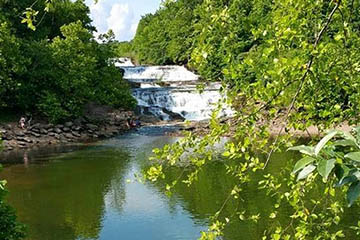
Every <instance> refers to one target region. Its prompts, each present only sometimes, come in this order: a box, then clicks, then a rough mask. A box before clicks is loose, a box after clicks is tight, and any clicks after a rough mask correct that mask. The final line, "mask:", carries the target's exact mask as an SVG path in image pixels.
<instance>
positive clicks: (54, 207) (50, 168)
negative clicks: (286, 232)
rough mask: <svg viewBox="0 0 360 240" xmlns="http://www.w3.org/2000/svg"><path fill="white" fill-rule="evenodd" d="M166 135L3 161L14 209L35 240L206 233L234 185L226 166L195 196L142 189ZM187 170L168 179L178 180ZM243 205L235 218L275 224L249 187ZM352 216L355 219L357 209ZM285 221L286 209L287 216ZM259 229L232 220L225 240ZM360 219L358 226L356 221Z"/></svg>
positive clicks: (202, 178)
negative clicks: (257, 216) (256, 215)
mask: <svg viewBox="0 0 360 240" xmlns="http://www.w3.org/2000/svg"><path fill="white" fill-rule="evenodd" d="M163 130H164V128H161V129H160V128H143V129H141V130H140V131H138V132H133V133H129V134H126V135H123V136H119V137H117V138H113V139H110V140H105V141H102V142H99V143H96V144H90V145H81V146H75V147H62V148H53V149H51V148H47V149H42V150H38V151H29V152H23V153H19V154H18V155H12V156H8V157H5V156H0V159H1V160H0V162H2V163H3V164H4V165H5V169H4V170H3V172H1V174H0V178H1V179H3V178H5V179H7V180H8V182H9V183H8V189H9V191H10V195H9V197H8V200H9V202H10V203H11V205H12V206H13V207H15V208H16V210H17V213H18V215H19V219H20V220H21V221H22V222H23V223H25V224H26V225H27V226H28V232H29V234H28V235H29V237H28V239H31V240H58V239H59V240H78V239H79V240H80V239H81V240H83V239H86V240H88V239H102V240H118V239H121V240H192V239H197V238H198V237H199V236H200V232H201V231H202V230H206V229H207V228H208V224H209V223H208V222H207V220H206V219H207V217H208V216H210V215H212V214H214V213H215V212H216V211H217V210H218V209H219V208H220V207H221V205H222V204H223V202H224V200H225V199H226V197H227V195H228V193H229V191H230V188H231V185H232V183H233V181H234V180H233V178H232V177H231V176H229V175H227V174H226V169H225V166H224V165H223V164H222V163H213V164H210V165H208V166H206V167H205V168H204V170H203V171H202V172H201V173H200V175H199V181H197V182H196V183H194V184H193V186H192V187H191V188H187V187H186V186H184V185H179V186H178V187H177V188H176V189H175V192H174V194H173V195H172V197H171V198H168V197H167V196H166V194H165V193H164V185H163V183H157V184H149V183H147V184H141V183H138V182H137V181H135V179H136V178H135V176H134V175H135V174H136V173H139V172H140V171H142V170H143V169H144V168H145V167H146V165H147V164H148V163H147V158H148V157H149V156H150V155H151V151H152V149H153V148H154V147H161V146H163V145H164V144H167V143H171V142H174V141H175V140H176V138H172V137H166V136H164V135H162V134H161V132H162V131H163ZM288 154H289V153H286V154H282V155H276V156H274V159H273V161H272V162H271V165H270V168H269V171H279V170H280V169H281V168H283V167H284V166H285V165H286V161H287V159H289V155H288ZM181 171H182V170H181V169H171V170H169V172H168V174H169V176H170V180H169V182H171V179H176V178H177V176H178V175H179V173H180V172H181ZM242 199H244V200H243V201H237V202H234V203H231V202H230V203H229V204H228V205H227V206H226V207H225V209H224V214H226V215H227V216H232V215H233V214H234V211H235V210H234V209H235V208H236V207H237V204H242V205H244V206H245V207H246V209H247V211H249V212H260V213H261V215H262V216H269V214H270V213H271V211H272V210H271V206H272V205H273V204H274V202H273V200H272V199H270V198H268V197H266V195H265V193H264V192H262V191H259V190H258V186H257V184H255V183H254V185H251V184H249V185H248V186H246V189H245V191H244V193H243V195H242ZM353 210H356V211H352V212H348V213H346V217H345V219H352V218H353V215H354V216H355V215H356V212H358V210H359V209H353ZM280 215H281V221H284V222H286V221H289V219H287V216H288V215H287V209H282V210H281V213H280ZM263 219H265V220H262V221H261V222H260V223H254V222H251V221H245V222H243V221H240V220H239V219H232V220H231V224H230V225H229V226H228V227H227V228H226V229H225V235H224V239H225V240H241V239H244V240H252V239H261V236H262V234H263V232H264V230H266V229H267V228H268V227H269V226H271V225H272V223H271V219H269V218H268V217H265V218H263ZM354 219H357V218H354Z"/></svg>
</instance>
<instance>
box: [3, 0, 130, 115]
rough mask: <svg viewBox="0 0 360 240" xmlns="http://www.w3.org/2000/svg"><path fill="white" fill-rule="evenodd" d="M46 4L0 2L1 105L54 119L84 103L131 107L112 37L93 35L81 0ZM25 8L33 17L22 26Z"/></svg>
mask: <svg viewBox="0 0 360 240" xmlns="http://www.w3.org/2000/svg"><path fill="white" fill-rule="evenodd" d="M47 2H48V1H45V0H39V1H32V0H25V1H7V0H1V1H0V9H1V12H0V107H2V108H11V109H16V110H19V111H22V112H39V113H41V114H42V115H45V116H47V117H48V118H49V120H51V121H53V122H57V121H63V120H65V119H68V118H71V117H76V116H79V115H81V112H82V107H83V105H84V104H86V103H87V102H89V101H93V102H98V103H101V104H107V105H111V106H115V107H123V108H132V107H134V104H135V101H134V99H133V98H132V97H131V95H130V91H129V88H128V85H127V84H126V83H125V82H124V81H123V80H122V77H121V72H120V71H119V70H118V69H117V68H116V67H115V66H114V65H113V63H112V61H111V60H110V59H112V58H113V57H114V53H113V51H112V48H111V47H110V42H111V41H112V39H111V38H107V36H104V38H103V43H102V44H100V43H98V42H97V41H96V40H95V39H94V37H93V34H92V33H93V31H94V30H95V28H94V27H93V26H92V25H91V19H90V18H89V9H88V7H87V6H86V5H85V3H84V1H83V0H77V1H74V2H73V1H70V0H56V1H51V4H50V5H47ZM30 6H31V11H32V12H33V13H34V16H36V18H34V19H32V21H31V22H30V24H28V25H27V24H25V23H26V21H27V20H28V19H27V18H26V16H25V15H23V14H24V12H25V11H26V9H27V8H28V7H30ZM29 25H30V27H29ZM34 29H36V31H34Z"/></svg>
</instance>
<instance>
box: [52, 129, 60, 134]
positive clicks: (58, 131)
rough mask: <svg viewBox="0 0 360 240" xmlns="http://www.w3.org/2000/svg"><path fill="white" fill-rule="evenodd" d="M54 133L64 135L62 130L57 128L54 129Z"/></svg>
mask: <svg viewBox="0 0 360 240" xmlns="http://www.w3.org/2000/svg"><path fill="white" fill-rule="evenodd" d="M54 131H55V133H57V134H60V133H62V131H61V129H60V128H55V129H54Z"/></svg>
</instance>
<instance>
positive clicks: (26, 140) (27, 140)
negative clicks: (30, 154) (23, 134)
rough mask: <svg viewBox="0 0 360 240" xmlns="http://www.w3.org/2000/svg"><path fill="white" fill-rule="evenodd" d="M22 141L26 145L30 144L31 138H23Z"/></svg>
mask: <svg viewBox="0 0 360 240" xmlns="http://www.w3.org/2000/svg"><path fill="white" fill-rule="evenodd" d="M24 141H25V142H27V143H32V142H33V140H32V139H31V138H24Z"/></svg>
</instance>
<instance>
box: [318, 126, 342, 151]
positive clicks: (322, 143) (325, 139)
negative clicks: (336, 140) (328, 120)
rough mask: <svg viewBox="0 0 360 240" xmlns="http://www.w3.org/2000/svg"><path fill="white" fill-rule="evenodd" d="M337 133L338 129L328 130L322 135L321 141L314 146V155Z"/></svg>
mask: <svg viewBox="0 0 360 240" xmlns="http://www.w3.org/2000/svg"><path fill="white" fill-rule="evenodd" d="M338 133H339V131H337V130H333V131H330V132H329V133H328V134H327V135H326V136H325V137H323V139H321V141H320V142H319V143H318V144H317V145H316V147H315V150H314V152H315V155H316V156H317V155H318V154H319V153H320V151H321V149H323V147H324V146H325V145H326V144H327V143H328V142H329V141H330V140H331V139H332V138H333V137H335V136H336V135H337V134H338Z"/></svg>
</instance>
